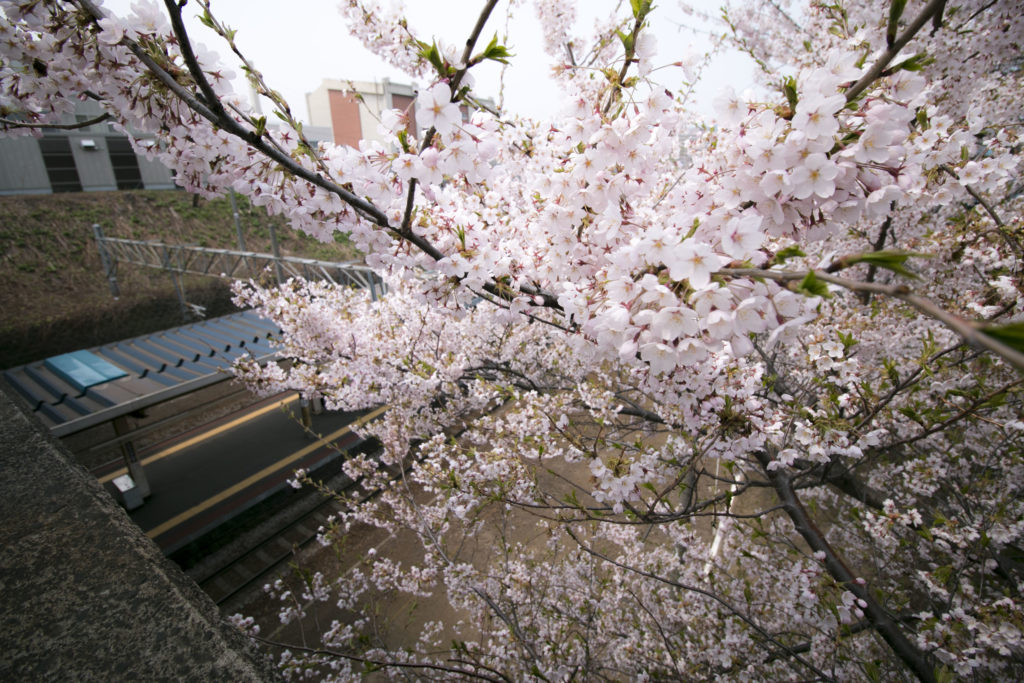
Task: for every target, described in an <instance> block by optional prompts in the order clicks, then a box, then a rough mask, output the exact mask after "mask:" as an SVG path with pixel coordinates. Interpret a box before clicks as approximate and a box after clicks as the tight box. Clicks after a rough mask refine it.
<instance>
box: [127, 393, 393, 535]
mask: <svg viewBox="0 0 1024 683" xmlns="http://www.w3.org/2000/svg"><path fill="white" fill-rule="evenodd" d="M385 410H387V406H381V407H380V408H377V409H376V410H374V411H373V412H372V413H368V414H366V415H364V416H363V417H361V418H359V419H357V420H353V422H352V423H351V424H348V425H345V426H344V427H342V428H341V429H339V430H338V431H336V432H334V433H333V434H328V435H327V436H325V437H324V438H322V439H320V440H319V441H316V442H314V443H311V444H310V445H308V446H306V447H305V448H303V449H301V450H298V451H296V452H294V453H292V454H291V455H289V456H288V457H286V458H284V459H283V460H278V461H277V462H275V463H274V464H273V465H270V466H268V467H264V468H263V469H262V470H260V471H259V472H257V473H256V474H253V475H251V476H249V477H246V478H245V479H243V480H242V481H240V482H238V483H237V484H235V485H234V486H232V487H231V488H229V489H225V490H223V491H221V492H220V493H218V494H217V495H215V496H213V497H212V498H207V499H206V500H204V501H203V502H202V503H199V504H198V505H196V506H194V507H191V508H189V509H188V510H185V511H184V512H182V513H181V514H180V515H177V516H175V517H172V518H171V519H169V520H167V521H166V522H164V523H163V524H161V525H159V526H157V527H153V528H152V529H150V530H149V531H147V532H146V536H148V537H150V538H156V537H157V536H159V535H160V534H162V533H164V532H166V531H168V530H170V529H173V528H174V527H176V526H178V525H179V524H181V523H182V522H186V521H188V520H189V519H191V518H192V517H195V516H196V515H198V514H199V513H201V512H204V511H206V510H208V509H209V508H211V507H213V506H214V505H216V504H217V503H220V502H221V501H223V500H226V499H228V498H230V497H231V496H233V495H235V494H236V493H238V492H239V491H241V490H243V489H245V488H247V487H249V486H251V485H253V484H254V483H256V482H257V481H259V480H260V479H263V478H264V477H266V476H269V475H271V474H273V473H274V472H276V471H277V470H280V469H282V468H284V467H287V466H288V465H290V464H291V463H293V462H295V461H296V460H299V459H301V458H303V457H305V456H307V455H309V454H310V453H312V452H313V451H315V450H317V449H319V448H321V447H323V446H324V445H326V444H328V443H330V442H331V441H334V440H335V439H337V438H338V437H340V436H342V435H343V434H347V433H348V432H350V431H352V426H353V425H356V424H359V425H362V424H366V423H367V422H369V421H370V420H372V419H374V418H376V417H377V416H378V415H380V414H381V413H383V412H384V411H385Z"/></svg>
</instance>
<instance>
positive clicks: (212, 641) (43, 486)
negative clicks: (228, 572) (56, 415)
mask: <svg viewBox="0 0 1024 683" xmlns="http://www.w3.org/2000/svg"><path fill="white" fill-rule="evenodd" d="M0 468H2V470H0V471H2V473H3V474H2V476H3V480H2V484H0V680H5V681H19V682H22V681H57V680H74V681H104V682H106V681H121V680H124V681H128V680H131V681H272V680H279V676H278V674H277V672H276V671H275V669H274V668H273V666H272V665H271V664H270V663H269V662H268V661H267V660H266V659H264V658H263V657H262V656H261V655H260V654H259V653H258V652H256V650H255V649H254V648H253V647H252V645H251V643H250V642H249V641H248V640H247V639H246V638H245V637H244V636H243V635H242V634H241V633H240V632H238V631H237V630H236V629H234V628H233V627H232V626H231V625H229V624H227V623H226V622H225V621H224V620H223V619H222V618H221V616H220V613H219V612H218V611H217V608H216V607H215V606H214V604H213V603H212V602H211V601H210V600H209V599H208V598H207V597H206V595H205V594H203V593H202V591H200V590H199V588H198V587H197V586H196V585H195V584H194V583H193V582H192V581H191V580H189V579H188V578H187V577H185V575H184V574H182V572H181V571H180V570H179V569H178V568H177V567H176V566H175V565H173V564H172V563H171V562H170V561H168V560H167V559H165V558H164V556H163V555H162V554H161V553H160V551H159V549H158V548H157V547H156V545H154V544H153V543H152V542H151V541H150V540H149V539H148V538H146V537H145V535H144V534H143V533H142V532H141V531H140V530H139V528H138V527H136V526H135V525H134V524H133V523H132V522H131V520H130V519H129V518H128V516H127V515H126V514H125V512H124V511H123V510H122V509H121V508H120V507H118V506H117V505H116V504H115V503H114V501H113V500H112V499H111V498H110V496H109V495H108V494H107V493H106V492H105V491H104V490H103V489H102V488H101V487H100V485H99V484H98V483H97V482H96V480H95V479H93V478H92V477H91V476H89V474H88V472H86V471H85V470H83V469H81V468H80V467H78V466H77V465H74V464H72V462H71V460H70V457H69V456H68V454H67V453H66V452H65V451H64V449H63V448H62V447H61V446H60V444H58V443H56V442H55V441H54V440H53V439H52V438H51V437H50V436H49V434H46V433H45V432H44V430H43V428H42V426H40V425H38V424H37V423H36V422H35V421H34V420H32V419H30V418H29V417H28V416H27V415H25V414H24V413H23V412H22V411H21V409H20V407H19V406H16V405H15V404H14V402H13V401H12V400H11V397H9V396H8V395H7V394H6V393H5V392H3V391H0Z"/></svg>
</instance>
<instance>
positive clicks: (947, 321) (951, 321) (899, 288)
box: [718, 268, 1024, 371]
mask: <svg viewBox="0 0 1024 683" xmlns="http://www.w3.org/2000/svg"><path fill="white" fill-rule="evenodd" d="M809 272H812V273H814V275H815V277H816V278H818V279H819V280H823V281H825V282H830V283H832V284H835V285H839V286H840V287H843V288H845V289H848V290H850V291H851V292H870V293H872V294H884V295H886V296H890V297H893V298H894V299H899V300H901V301H904V302H906V303H908V304H910V305H911V306H913V307H914V308H916V309H917V310H918V311H920V312H921V313H924V314H925V315H926V316H928V317H930V318H934V319H935V320H938V321H939V322H940V323H942V324H943V325H945V326H946V327H948V328H949V329H951V330H953V331H954V332H956V333H957V334H958V335H960V336H961V337H963V339H964V341H966V342H967V343H968V344H971V345H974V346H977V347H980V348H983V349H985V350H987V351H991V352H992V353H994V354H996V355H997V356H999V357H1001V358H1002V359H1003V360H1005V361H1007V362H1008V363H1010V365H1012V366H1013V367H1015V368H1017V369H1018V370H1020V371H1024V353H1021V352H1020V351H1017V350H1016V349H1014V348H1012V347H1010V346H1007V345H1006V344H1004V343H1002V342H1000V341H998V340H997V339H996V338H995V337H992V336H990V335H987V334H985V333H984V332H983V331H982V329H981V327H980V326H979V325H978V324H977V323H974V322H972V321H970V320H967V319H965V318H961V317H960V316H958V315H954V314H952V313H950V312H949V311H946V310H945V309H943V308H941V307H940V306H938V305H937V304H936V303H935V302H934V301H932V300H931V299H928V298H926V297H923V296H920V295H919V294H914V293H913V292H911V290H910V287H908V286H907V285H903V284H900V285H882V284H878V283H876V282H863V281H860V280H851V279H849V278H843V277H837V276H835V275H830V274H828V273H825V272H822V271H809ZM718 274H719V275H724V276H727V277H728V276H737V277H750V278H755V279H756V278H763V279H766V280H776V281H778V282H796V281H799V280H803V279H804V278H805V277H807V275H808V272H799V273H798V272H792V271H777V270H761V269H757V268H723V269H722V270H720V271H718Z"/></svg>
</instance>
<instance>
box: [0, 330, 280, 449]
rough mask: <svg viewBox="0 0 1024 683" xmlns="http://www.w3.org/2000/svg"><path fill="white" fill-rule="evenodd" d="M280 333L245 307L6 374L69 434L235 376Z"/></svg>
mask: <svg viewBox="0 0 1024 683" xmlns="http://www.w3.org/2000/svg"><path fill="white" fill-rule="evenodd" d="M280 333H281V331H280V330H279V329H278V328H277V326H276V325H274V324H273V323H271V322H270V321H269V320H266V319H264V318H261V317H260V316H259V314H258V313H257V312H255V311H243V312H241V313H235V314H233V315H227V316H223V317H221V318H213V319H211V320H204V321H202V322H198V323H193V324H191V325H183V326H181V327H175V328H173V329H170V330H165V331H163V332H157V333H155V334H150V335H146V336H143V337H136V338H135V339H128V340H126V341H121V342H116V343H113V344H107V345H105V346H98V347H95V348H92V349H87V350H84V351H76V352H73V353H71V354H62V355H61V356H54V357H52V358H48V359H46V360H42V361H37V362H35V363H28V364H26V365H22V366H19V367H16V368H11V369H10V370H5V371H4V373H3V374H4V379H5V380H7V383H8V384H10V385H11V386H12V387H13V388H14V389H15V391H17V393H18V394H20V395H21V396H22V397H23V398H25V399H26V400H27V401H28V403H29V405H30V406H31V407H32V410H33V411H35V413H36V414H37V415H38V416H39V418H40V419H41V420H42V421H43V423H44V424H46V425H47V426H48V427H50V430H51V431H52V432H53V433H54V434H55V435H57V436H66V435H68V434H74V433H75V432H77V431H81V430H82V429H86V428H87V427H91V426H93V425H96V424H100V423H103V422H107V421H109V420H112V419H114V418H115V417H119V416H121V415H125V414H127V413H130V412H133V411H136V410H141V409H142V408H146V407H148V406H151V405H155V404H157V403H160V402H162V401H166V400H169V399H171V398H174V397H176V396H181V395H182V394H186V393H188V392H190V391H195V390H197V389H200V388H202V387H205V386H208V385H210V384H214V383H216V382H219V381H222V380H224V379H227V378H228V377H229V376H230V374H229V369H230V367H231V364H232V363H233V362H234V361H235V360H236V359H238V358H240V357H241V356H243V355H246V354H249V355H252V356H253V357H254V358H256V359H257V360H260V361H266V360H269V359H270V358H273V357H274V355H275V354H274V351H273V348H272V347H271V345H270V338H271V337H275V336H277V335H279V334H280Z"/></svg>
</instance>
